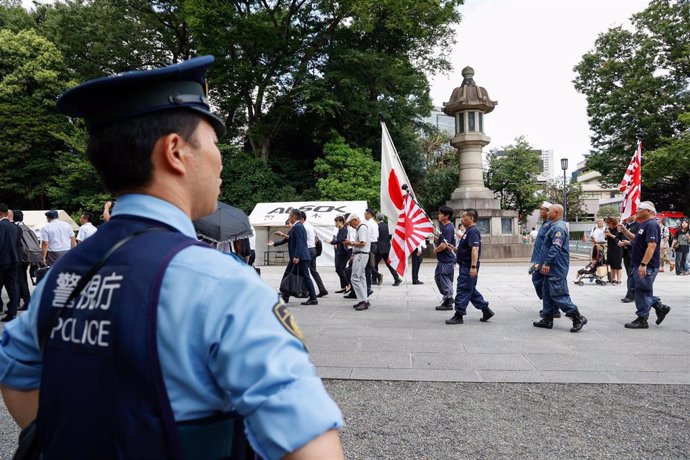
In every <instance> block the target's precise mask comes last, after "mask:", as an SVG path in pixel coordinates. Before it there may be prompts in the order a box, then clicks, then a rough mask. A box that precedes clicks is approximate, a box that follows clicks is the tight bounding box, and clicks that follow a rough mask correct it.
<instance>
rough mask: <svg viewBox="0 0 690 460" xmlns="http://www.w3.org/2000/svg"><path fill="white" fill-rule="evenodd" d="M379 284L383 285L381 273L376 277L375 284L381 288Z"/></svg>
mask: <svg viewBox="0 0 690 460" xmlns="http://www.w3.org/2000/svg"><path fill="white" fill-rule="evenodd" d="M381 283H383V275H382V274H381V273H379V274H378V276H377V277H376V284H378V285H379V286H381Z"/></svg>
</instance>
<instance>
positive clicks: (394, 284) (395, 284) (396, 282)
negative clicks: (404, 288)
mask: <svg viewBox="0 0 690 460" xmlns="http://www.w3.org/2000/svg"><path fill="white" fill-rule="evenodd" d="M400 283H402V279H401V278H398V279H397V280H395V282H394V283H393V286H400Z"/></svg>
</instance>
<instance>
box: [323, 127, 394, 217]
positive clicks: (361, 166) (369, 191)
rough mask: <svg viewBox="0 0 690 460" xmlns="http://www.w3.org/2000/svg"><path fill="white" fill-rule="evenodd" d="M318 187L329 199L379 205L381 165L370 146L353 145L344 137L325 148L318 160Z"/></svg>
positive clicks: (338, 138) (325, 197) (324, 196)
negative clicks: (363, 147) (367, 147)
mask: <svg viewBox="0 0 690 460" xmlns="http://www.w3.org/2000/svg"><path fill="white" fill-rule="evenodd" d="M314 172H315V173H316V175H317V176H318V180H317V181H316V188H317V189H318V190H319V193H320V194H321V198H322V199H325V200H366V201H367V202H368V203H369V205H370V206H374V207H378V206H377V205H378V203H379V202H380V201H379V186H380V184H381V164H380V163H379V162H378V161H375V160H374V159H373V158H372V157H371V152H370V151H368V150H366V149H361V148H352V147H350V146H349V145H348V144H347V143H346V142H345V139H343V138H342V137H337V138H336V139H335V140H333V141H332V142H330V143H328V144H326V145H325V147H324V157H323V158H319V159H317V160H316V163H315V165H314Z"/></svg>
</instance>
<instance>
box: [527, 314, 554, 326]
mask: <svg viewBox="0 0 690 460" xmlns="http://www.w3.org/2000/svg"><path fill="white" fill-rule="evenodd" d="M532 326H534V327H542V328H544V329H553V318H552V317H551V316H545V317H543V318H542V319H541V320H539V321H533V322H532Z"/></svg>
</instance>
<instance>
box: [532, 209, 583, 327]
mask: <svg viewBox="0 0 690 460" xmlns="http://www.w3.org/2000/svg"><path fill="white" fill-rule="evenodd" d="M547 217H548V218H549V220H550V221H551V225H550V227H549V230H548V231H547V232H546V235H545V236H544V244H543V246H542V248H541V258H540V260H539V269H540V271H541V273H542V275H544V277H545V278H544V282H543V284H542V300H543V302H544V306H543V308H542V319H541V320H540V321H535V322H533V323H532V324H533V325H534V326H535V327H543V328H546V329H551V328H553V318H554V314H555V313H556V312H557V311H558V310H559V309H561V310H563V313H565V316H567V317H569V318H571V319H572V320H573V327H572V328H570V332H578V331H579V330H580V329H582V326H584V325H585V324H587V318H585V317H584V316H582V315H581V314H580V312H579V311H578V309H577V306H576V305H575V304H574V303H573V301H572V300H570V293H569V292H568V280H567V277H568V268H569V267H570V240H569V238H568V226H567V225H566V223H565V222H564V221H563V206H561V205H560V204H554V205H552V206H551V207H550V208H549V212H548V214H547Z"/></svg>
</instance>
